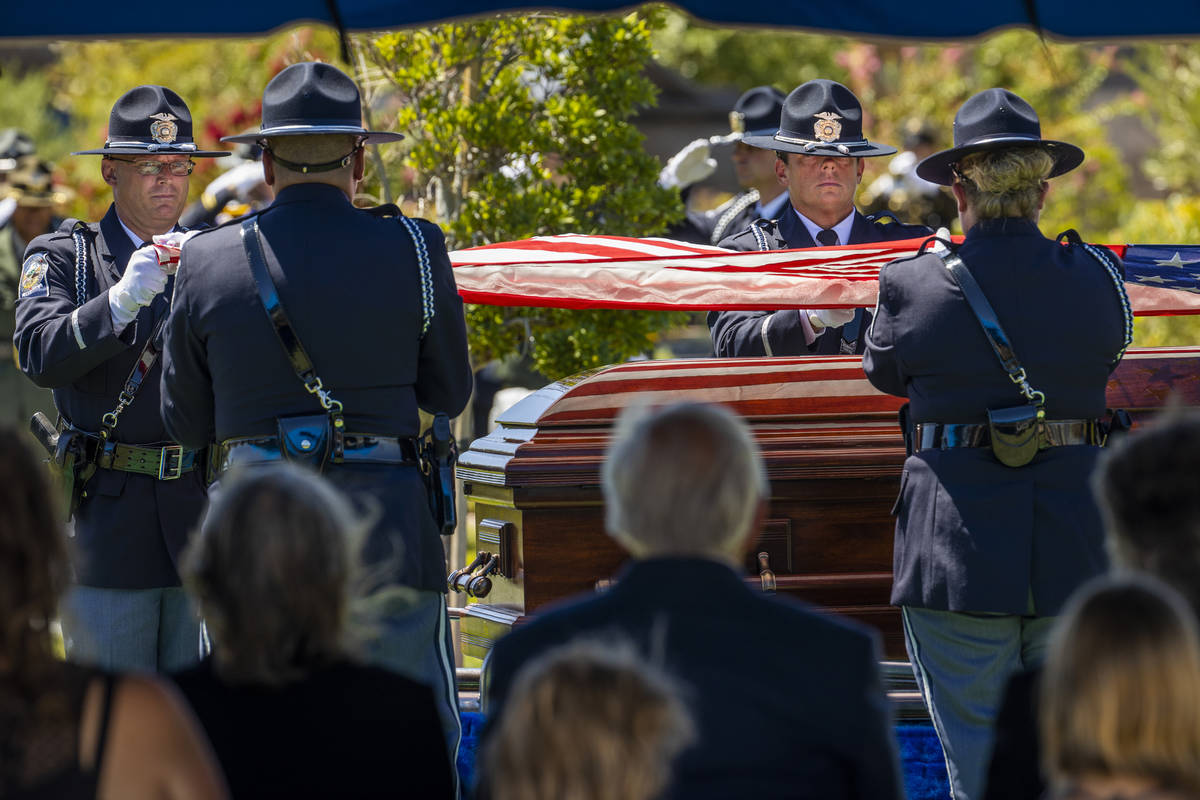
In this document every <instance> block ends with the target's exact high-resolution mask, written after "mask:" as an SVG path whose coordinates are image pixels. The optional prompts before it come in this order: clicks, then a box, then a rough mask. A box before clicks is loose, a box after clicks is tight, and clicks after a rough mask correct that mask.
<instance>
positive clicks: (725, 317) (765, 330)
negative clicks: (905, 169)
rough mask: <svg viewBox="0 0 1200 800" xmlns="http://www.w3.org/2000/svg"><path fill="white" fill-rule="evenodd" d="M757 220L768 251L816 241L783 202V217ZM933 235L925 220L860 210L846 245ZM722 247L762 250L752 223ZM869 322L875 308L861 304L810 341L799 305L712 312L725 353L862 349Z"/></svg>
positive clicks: (713, 329) (716, 344)
mask: <svg viewBox="0 0 1200 800" xmlns="http://www.w3.org/2000/svg"><path fill="white" fill-rule="evenodd" d="M753 224H754V225H757V226H758V228H759V230H760V231H761V232H762V233H763V235H764V237H765V238H766V240H767V249H768V250H792V249H797V248H802V247H816V246H817V243H816V242H814V241H813V239H812V237H811V236H809V234H808V229H807V228H805V227H804V223H802V222H801V221H800V219H799V217H797V216H796V213H795V211H794V210H793V209H792V207H791V206H790V205H788V206H785V207H784V209H783V216H781V217H780V218H779V219H778V220H774V221H770V222H768V221H766V220H759V221H757V222H755V223H753ZM932 234H933V231H931V230H929V228H926V227H925V226H924V225H904V224H902V223H899V222H896V221H895V220H894V219H893V218H892V217H890V216H884V217H881V218H875V217H864V216H863V215H862V214H860V213H859V212H858V211H855V212H854V223H853V226H852V227H851V229H850V240H849V241H848V242H847V244H862V243H865V242H884V241H897V240H900V239H916V238H918V237H921V236H931V235H932ZM721 247H728V248H729V249H731V250H740V251H743V252H747V251H752V250H758V249H760V248H759V243H758V237H756V236H755V235H754V232H753V231H752V230H750V229H749V228H746V229H745V230H743V231H741V232H740V233H737V234H735V235H733V236H730V237H729V238H727V239H725V240H724V241H722V242H721ZM870 324H871V313H870V312H869V311H866V310H864V309H861V308H860V309H856V311H855V313H854V319H853V320H852V321H850V322H849V323H847V324H846V325H843V326H840V327H837V328H827V329H826V330H824V331H822V332H821V334H820V335H819V336H817V338H816V339H815V340H814V341H813V343H812V344H811V345H809V344H807V343H806V342H805V341H804V328H803V327H802V325H801V323H800V312H799V311H797V310H796V309H788V310H786V311H710V312H708V329H709V333H710V334H711V336H712V343H713V350H714V351H715V352H716V354H717V355H718V356H720V357H723V358H733V357H742V356H768V355H771V356H807V355H837V354H839V353H843V352H845V353H861V352H862V351H863V342H864V339H863V336H862V334H863V333H864V332H865V331H866V329H867V326H868V325H870Z"/></svg>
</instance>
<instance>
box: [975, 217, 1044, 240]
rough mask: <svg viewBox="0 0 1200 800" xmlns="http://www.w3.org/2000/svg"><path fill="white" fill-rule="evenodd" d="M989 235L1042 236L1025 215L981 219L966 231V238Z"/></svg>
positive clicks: (1034, 224) (1039, 230) (1034, 223)
mask: <svg viewBox="0 0 1200 800" xmlns="http://www.w3.org/2000/svg"><path fill="white" fill-rule="evenodd" d="M985 236H986V237H991V236H1038V237H1041V236H1042V231H1041V229H1040V228H1038V226H1037V223H1036V222H1034V221H1033V220H1030V219H1026V218H1025V217H1003V218H1001V219H981V220H979V221H978V222H976V223H975V224H974V225H973V226H971V230H969V231H967V236H966V239H967V241H970V240H971V239H977V238H979V237H985ZM1043 238H1044V237H1043Z"/></svg>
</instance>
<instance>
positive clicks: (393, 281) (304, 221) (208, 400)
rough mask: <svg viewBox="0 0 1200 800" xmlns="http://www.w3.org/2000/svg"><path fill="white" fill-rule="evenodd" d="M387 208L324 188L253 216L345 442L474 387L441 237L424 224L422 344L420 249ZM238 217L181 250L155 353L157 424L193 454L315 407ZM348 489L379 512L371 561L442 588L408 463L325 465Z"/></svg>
mask: <svg viewBox="0 0 1200 800" xmlns="http://www.w3.org/2000/svg"><path fill="white" fill-rule="evenodd" d="M398 216H399V211H398V210H397V209H396V208H395V207H394V206H384V207H382V208H379V209H371V210H363V209H358V208H355V207H354V206H353V205H351V203H350V201H349V200H347V199H346V196H345V194H343V193H342V191H341V190H339V189H337V188H336V187H333V186H329V185H325V184H301V185H294V186H290V187H288V188H285V189H284V190H283V191H281V192H280V193H279V196H278V197H277V198H276V199H275V202H274V203H272V204H271V205H270V206H268V207H267V208H265V209H263V210H262V211H260V212H258V215H257V218H258V223H259V226H260V228H261V234H262V246H263V252H264V255H265V258H266V261H267V266H268V268H269V270H270V271H271V274H272V277H273V278H274V281H275V284H276V286H277V287H278V290H279V297H280V299H281V301H282V303H283V307H284V308H285V309H286V311H287V315H288V317H289V318H290V319H291V322H292V325H293V327H294V329H295V331H296V334H297V335H298V336H299V338H300V341H301V342H302V343H303V344H304V347H305V349H306V350H307V351H308V353H309V355H310V356H311V357H312V360H313V363H314V365H315V367H316V371H317V374H318V375H319V376H320V378H321V380H322V381H323V383H324V385H325V387H326V388H327V389H328V390H329V391H330V393H331V394H332V395H333V397H334V398H336V399H337V400H339V401H341V402H342V403H343V404H344V406H345V412H344V414H345V420H346V431H347V432H348V433H374V434H378V435H386V436H399V437H411V436H416V435H417V433H418V432H419V425H420V422H419V418H418V414H417V410H418V408H422V409H425V410H427V411H431V412H437V411H443V412H446V413H447V414H449V415H451V416H455V415H457V414H458V413H459V412H461V411H462V409H463V408H464V407H465V406H466V403H467V399H468V398H469V397H470V394H471V368H470V364H469V362H468V358H467V340H466V328H465V325H464V322H463V309H462V300H461V299H460V298H459V296H458V291H457V289H456V287H455V284H454V276H453V274H452V273H451V269H450V260H449V258H448V256H447V254H446V246H445V240H444V238H443V236H442V232H441V230H440V229H439V228H438V227H437V226H436V225H433V224H431V223H428V222H425V221H423V220H419V221H417V224H418V225H419V226H420V229H421V231H422V232H423V233H424V237H425V241H426V244H427V247H428V252H429V258H430V261H431V267H432V278H433V307H434V311H435V313H434V317H433V319H432V322H431V324H430V327H429V330H428V332H427V333H425V335H424V336H422V335H421V327H422V301H421V283H420V277H419V269H418V260H417V255H416V250H415V248H414V245H413V241H412V239H411V238H410V237H409V234H408V232H407V231H406V230H405V228H404V226H403V225H402V224H401V222H400V220H399V219H397V217H398ZM255 286H256V284H255V282H254V278H253V276H252V275H251V273H250V267H249V264H248V262H247V260H246V255H245V251H244V249H243V246H242V241H241V227H240V220H238V221H235V222H232V223H230V224H228V225H225V226H222V227H219V228H214V229H211V230H209V231H205V232H203V233H201V234H200V235H198V236H196V237H194V238H192V239H191V240H190V241H188V242H187V244H186V245H185V246H184V248H183V256H182V258H181V266H180V269H179V273H178V275H177V277H176V288H175V302H174V306H173V308H172V311H171V317H170V320H169V322H168V324H167V332H166V343H165V350H164V353H163V375H162V382H163V393H162V415H163V419H164V421H165V422H166V425H167V428H168V429H169V430H170V431H171V432H172V433H173V434H174V435H175V436H176V437H177V438H178V439H179V441H180V442H183V443H184V444H186V445H188V446H200V445H202V444H204V443H206V442H213V441H215V442H221V441H224V440H226V439H230V438H234V437H241V436H273V435H275V433H276V431H277V425H276V418H277V417H280V416H287V415H298V414H319V413H322V411H321V407H320V405H319V404H318V402H317V400H316V398H315V397H313V396H312V395H310V394H309V393H308V392H307V391H306V390H305V388H304V385H303V384H302V383H301V382H300V379H299V378H298V377H297V376H296V373H295V372H294V371H293V370H292V367H291V365H290V362H289V361H288V359H287V356H286V355H285V353H284V351H283V348H282V347H281V345H280V343H279V340H278V339H277V338H276V334H275V331H274V330H273V328H272V325H271V323H270V321H269V319H268V317H267V314H266V311H264V309H263V307H262V304H261V302H260V301H259V297H258V292H257V289H256V288H255ZM325 471H326V474H328V475H329V477H330V479H331V480H332V481H333V482H334V483H335V484H337V485H339V486H340V487H341V488H342V489H343V490H345V491H347V492H349V493H351V494H354V495H368V496H371V497H373V498H374V501H375V502H377V503H379V509H378V510H379V511H380V512H381V515H382V516H381V518H380V519H379V522H378V524H377V525H376V526H375V528H374V530H373V532H372V534H371V536H370V539H369V540H368V543H367V552H366V557H367V559H368V560H369V561H370V562H372V563H375V564H380V563H385V564H387V565H388V567H389V568H390V575H389V577H390V578H392V579H394V580H397V581H399V582H401V583H403V584H405V585H408V586H412V587H414V588H417V589H432V590H438V591H444V590H445V578H446V573H445V564H444V558H443V555H442V546H441V540H440V537H439V536H438V533H437V530H436V528H435V527H434V522H433V518H432V516H431V514H430V512H429V508H428V505H427V503H426V499H425V493H424V489H423V485H422V482H421V476H420V471H419V469H418V468H417V467H416V466H404V465H381V464H352V463H345V464H341V465H328V466H327V467H326V470H325Z"/></svg>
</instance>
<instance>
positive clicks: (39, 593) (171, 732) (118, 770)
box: [0, 428, 226, 800]
mask: <svg viewBox="0 0 1200 800" xmlns="http://www.w3.org/2000/svg"><path fill="white" fill-rule="evenodd" d="M44 473H45V467H44V465H42V464H39V463H38V462H37V460H36V459H35V458H34V457H33V454H32V453H31V452H29V450H28V448H27V447H26V443H25V439H24V438H23V437H22V436H21V435H20V434H18V433H17V432H16V431H14V430H12V429H10V428H0V797H4V798H8V799H9V800H35V799H40V798H45V799H46V800H51V799H53V800H91V798H122V800H124V799H125V798H129V800H138V799H139V798H165V799H167V800H193V799H195V800H202V799H204V800H207V799H210V798H223V797H225V796H226V791H225V786H224V781H223V780H222V778H221V774H220V771H219V770H218V768H217V765H216V761H215V759H214V758H213V755H212V751H211V750H210V749H209V747H208V743H207V742H206V741H205V740H204V736H203V734H201V733H200V729H199V726H198V725H196V722H195V720H194V719H192V717H191V715H190V714H188V712H187V706H186V704H184V702H183V700H182V699H181V698H180V697H179V696H178V693H177V692H175V691H174V690H173V689H172V687H170V686H169V685H165V684H164V683H162V682H161V681H159V680H158V679H156V678H153V677H150V676H145V677H118V676H113V675H108V674H105V673H103V672H100V671H98V670H95V669H91V668H87V667H81V666H77V665H74V664H68V663H65V662H63V661H62V660H60V659H59V658H58V657H56V655H55V645H54V641H53V638H52V634H51V626H50V622H51V621H52V620H53V619H54V616H55V613H56V607H57V605H58V601H59V597H60V596H61V594H62V591H63V589H64V588H65V586H66V583H67V576H68V569H69V567H68V564H69V560H68V556H67V540H66V537H65V536H64V535H63V531H62V525H61V523H60V522H59V521H58V520H57V519H55V515H54V511H53V504H52V501H51V499H50V493H49V491H48V489H47V487H46V485H45V482H44V481H43V479H42V478H43V475H44Z"/></svg>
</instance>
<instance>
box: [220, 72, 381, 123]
mask: <svg viewBox="0 0 1200 800" xmlns="http://www.w3.org/2000/svg"><path fill="white" fill-rule="evenodd" d="M330 133H345V134H351V135H354V136H358V137H361V138H362V139H363V141H364V142H365V143H367V144H382V143H385V142H396V141H399V140H401V139H403V138H404V135H403V134H399V133H392V132H390V131H369V130H367V129H366V128H364V127H363V125H362V99H361V97H360V95H359V93H358V86H356V85H355V83H354V81H353V80H351V78H350V76H349V75H347V74H346V73H344V72H342V71H341V70H340V69H338V68H337V67H335V66H333V65H331V64H323V63H320V62H317V61H305V62H301V63H299V64H292V65H291V66H290V67H287V68H286V69H284V70H283V71H282V72H280V73H279V74H278V75H276V76H275V77H274V78H272V79H271V81H270V83H268V84H267V88H266V89H264V90H263V97H262V127H261V129H260V130H259V131H258V132H251V133H240V134H237V135H236V136H225V137H223V138H222V139H221V141H222V142H233V143H237V144H242V143H247V144H253V143H258V142H262V141H263V140H265V139H272V138H275V137H280V136H314V135H320V134H330Z"/></svg>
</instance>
